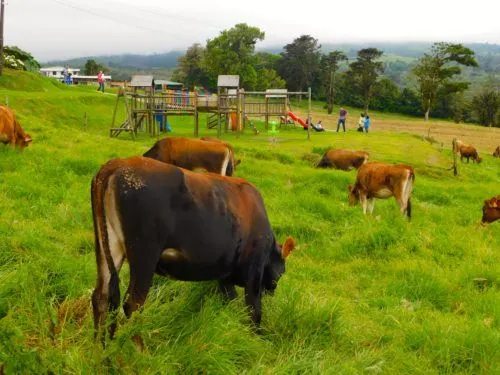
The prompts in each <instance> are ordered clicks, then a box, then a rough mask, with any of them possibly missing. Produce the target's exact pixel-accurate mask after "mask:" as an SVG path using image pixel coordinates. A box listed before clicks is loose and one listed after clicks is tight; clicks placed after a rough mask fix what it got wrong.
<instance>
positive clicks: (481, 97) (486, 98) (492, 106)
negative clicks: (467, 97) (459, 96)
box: [472, 87, 500, 126]
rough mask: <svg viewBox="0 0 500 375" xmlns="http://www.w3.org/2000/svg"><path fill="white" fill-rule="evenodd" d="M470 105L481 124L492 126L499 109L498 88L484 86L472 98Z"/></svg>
mask: <svg viewBox="0 0 500 375" xmlns="http://www.w3.org/2000/svg"><path fill="white" fill-rule="evenodd" d="M472 107H473V108H474V111H475V112H476V114H477V116H478V118H479V122H480V123H481V124H482V125H487V126H493V125H498V124H495V122H496V120H497V113H498V111H499V110H500V93H499V90H498V88H494V87H486V88H484V89H483V90H482V92H481V93H479V94H478V95H476V96H475V97H474V98H473V99H472Z"/></svg>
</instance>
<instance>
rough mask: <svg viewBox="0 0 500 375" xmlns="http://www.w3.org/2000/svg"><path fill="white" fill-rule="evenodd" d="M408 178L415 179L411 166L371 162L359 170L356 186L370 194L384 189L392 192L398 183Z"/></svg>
mask: <svg viewBox="0 0 500 375" xmlns="http://www.w3.org/2000/svg"><path fill="white" fill-rule="evenodd" d="M408 177H410V178H412V179H414V178H415V172H414V170H413V168H412V167H411V166H409V165H406V164H396V165H394V164H386V163H379V162H370V163H365V164H363V165H362V166H361V167H360V168H359V170H358V175H357V177H356V185H358V186H360V187H362V188H363V189H364V190H366V191H368V192H376V191H379V190H380V189H383V188H387V189H389V190H392V189H393V188H394V186H395V185H396V184H397V183H399V182H401V181H402V180H404V179H407V178H408Z"/></svg>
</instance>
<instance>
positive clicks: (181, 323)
mask: <svg viewBox="0 0 500 375" xmlns="http://www.w3.org/2000/svg"><path fill="white" fill-rule="evenodd" d="M26 77H27V76H25V75H20V76H17V75H16V76H15V75H14V74H10V75H9V74H7V79H10V81H9V84H8V85H7V86H3V88H1V89H0V95H8V96H9V105H10V106H11V107H13V108H14V109H15V110H16V112H17V113H18V116H19V117H20V119H21V120H22V124H23V126H24V128H25V130H27V131H28V132H30V134H31V135H32V136H33V139H34V141H33V144H32V145H31V146H30V147H29V148H28V149H26V151H25V152H22V153H21V152H18V151H13V150H12V149H10V148H7V147H2V146H0V238H1V241H0V363H3V364H4V366H5V372H6V373H7V374H13V373H49V372H52V373H190V374H191V373H213V374H234V373H248V374H262V373H267V374H304V373H308V374H309V373H311V374H320V373H331V374H337V373H353V374H354V373H356V374H357V373H363V372H367V373H394V374H400V373H469V374H478V373H484V374H486V373H498V369H499V368H500V330H499V328H500V291H499V289H500V277H499V275H500V262H499V260H500V235H499V225H500V223H495V224H492V225H489V226H487V227H482V226H480V225H478V223H479V220H480V216H481V206H482V202H483V200H484V199H486V198H488V197H490V196H492V195H495V194H499V193H500V191H499V186H500V163H499V161H498V160H495V159H493V158H492V157H487V156H485V160H484V162H483V164H480V165H473V164H470V165H463V166H462V168H461V175H460V176H459V177H458V178H455V177H453V176H452V174H451V173H450V171H447V170H446V169H447V168H448V167H449V165H450V160H451V153H450V151H449V150H443V151H440V150H439V148H438V147H436V146H433V145H430V144H428V143H424V142H422V141H420V140H419V139H417V138H415V137H412V136H410V135H406V134H397V133H379V134H376V135H375V134H373V135H371V134H370V135H369V136H366V135H363V134H358V133H356V132H348V133H347V134H332V133H326V134H313V136H312V140H311V141H309V142H308V141H306V139H305V132H304V131H303V130H299V129H295V130H294V129H291V130H281V132H280V134H279V135H278V136H277V137H276V138H273V137H270V136H268V135H267V134H266V132H265V131H263V132H262V133H261V134H260V135H258V136H254V135H251V134H244V135H242V136H241V137H240V138H237V137H236V135H234V134H227V135H225V136H224V139H225V140H227V141H229V142H231V143H232V144H233V145H234V146H235V148H236V152H237V153H238V157H239V158H241V159H242V164H241V165H240V166H239V167H238V169H237V171H236V175H237V176H239V177H244V178H246V179H248V180H249V181H251V182H252V183H253V184H255V185H256V186H257V188H258V189H259V190H260V191H261V193H262V195H263V197H264V200H265V204H266V209H267V211H268V214H269V217H270V220H271V223H272V225H273V228H274V230H275V233H276V235H277V236H278V238H279V239H280V240H283V239H284V238H285V236H287V235H292V236H294V237H295V238H296V239H297V241H298V243H299V245H300V248H299V249H298V250H297V251H296V252H295V253H294V254H293V255H292V256H291V257H290V259H289V261H288V263H287V271H286V273H285V275H284V277H283V278H282V279H281V280H280V283H279V286H278V289H277V290H276V293H275V295H274V296H265V297H264V299H263V322H262V327H263V333H262V334H260V335H258V334H255V333H254V332H253V331H252V329H251V326H250V321H249V317H248V314H247V311H246V308H245V304H244V300H243V298H242V297H241V295H242V290H239V293H240V297H239V298H238V299H237V300H235V301H233V302H231V303H226V302H224V301H223V300H222V298H221V297H220V296H219V294H218V293H217V291H216V284H215V283H213V282H204V283H183V282H178V281H173V280H168V279H165V278H160V277H158V278H155V279H154V285H153V287H152V289H151V292H150V294H149V297H148V300H147V302H146V305H145V308H144V310H143V311H142V312H141V313H137V314H135V315H134V316H133V317H132V319H130V320H127V319H125V317H124V316H123V313H120V315H119V328H118V332H117V338H116V339H115V340H114V341H113V342H110V343H109V345H108V346H107V347H106V348H105V349H103V348H102V347H101V346H100V345H98V344H96V343H94V341H93V322H92V313H91V307H90V295H91V292H92V289H93V287H94V282H95V278H96V269H95V257H94V250H93V231H92V220H91V212H90V181H91V179H92V177H93V175H94V174H95V172H96V171H97V170H98V169H99V167H100V165H101V164H102V163H104V162H105V161H107V160H108V159H110V158H113V157H125V156H131V155H137V154H141V153H143V152H144V151H145V150H147V149H148V148H149V147H150V146H151V145H152V144H153V143H154V141H155V139H151V138H149V137H148V136H146V135H140V136H139V138H138V140H136V141H133V140H131V139H130V138H128V137H127V136H126V135H124V136H122V137H121V138H120V139H110V138H108V136H107V134H108V128H109V124H110V122H111V115H112V110H113V105H114V101H115V97H113V96H112V95H99V94H97V93H94V92H93V90H92V91H91V90H86V89H83V90H82V89H74V88H67V87H59V85H57V84H56V85H54V84H52V83H50V82H49V83H48V82H47V81H46V80H40V79H34V82H35V83H33V84H32V86H29V85H30V83H29V82H28V81H29V80H31V79H32V78H31V77H28V78H26ZM3 79H5V78H3ZM19 80H22V82H21V83H20V81H19ZM4 82H5V81H2V84H3V83H4ZM25 85H28V86H25ZM51 85H52V86H51ZM6 87H7V88H6ZM24 87H28V89H26V90H21V89H20V88H24ZM30 87H31V88H32V89H29V88H30ZM45 89H46V90H45ZM85 112H87V116H88V128H87V129H85V130H83V129H82V118H83V115H84V113H85ZM121 116H123V112H122V113H121ZM170 121H171V123H172V125H173V128H174V133H173V135H175V136H177V135H191V134H192V119H191V118H172V119H171V120H170ZM258 126H261V124H259V125H258ZM202 133H203V135H209V134H210V135H214V134H213V132H212V131H209V130H205V129H203V131H202ZM329 147H343V148H349V149H361V150H368V151H369V152H370V154H371V159H373V160H381V161H387V162H405V163H408V164H410V165H413V166H414V167H415V169H416V185H415V190H414V195H413V202H414V215H413V216H414V218H413V221H412V222H411V223H408V222H407V221H406V220H405V218H404V217H402V216H401V215H400V214H399V210H398V209H397V206H396V204H395V202H394V200H393V199H389V200H385V201H381V200H378V201H377V202H376V204H375V211H374V216H373V217H371V216H366V217H365V216H363V215H362V212H361V209H360V207H349V206H348V205H347V190H346V188H347V185H348V184H349V183H351V182H352V181H354V179H355V172H354V171H353V172H342V171H335V170H316V169H314V168H313V167H312V164H313V160H314V158H318V157H319V156H320V154H321V153H322V152H323V151H324V150H325V149H327V148H329ZM477 279H485V280H486V281H482V282H480V283H478V281H477ZM127 280H128V270H127V267H124V269H123V270H122V272H121V288H122V290H124V289H125V288H126V287H127ZM136 333H140V334H141V335H142V337H143V339H144V341H145V345H146V347H145V350H144V351H142V352H139V351H137V350H136V348H135V345H134V344H133V341H132V337H133V336H134V335H135V334H136Z"/></svg>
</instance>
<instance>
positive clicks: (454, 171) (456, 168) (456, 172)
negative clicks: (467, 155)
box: [451, 138, 458, 176]
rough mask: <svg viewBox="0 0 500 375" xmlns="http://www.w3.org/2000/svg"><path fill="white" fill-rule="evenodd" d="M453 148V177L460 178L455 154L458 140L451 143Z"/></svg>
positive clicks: (454, 139)
mask: <svg viewBox="0 0 500 375" xmlns="http://www.w3.org/2000/svg"><path fill="white" fill-rule="evenodd" d="M451 147H452V150H451V151H452V152H453V167H452V168H453V175H454V176H458V166H457V153H456V152H455V149H456V147H457V139H456V138H453V142H452V143H451Z"/></svg>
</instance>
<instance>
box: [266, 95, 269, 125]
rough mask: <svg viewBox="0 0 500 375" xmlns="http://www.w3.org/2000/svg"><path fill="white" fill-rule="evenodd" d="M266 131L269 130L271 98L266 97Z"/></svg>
mask: <svg viewBox="0 0 500 375" xmlns="http://www.w3.org/2000/svg"><path fill="white" fill-rule="evenodd" d="M265 116H266V130H267V129H268V128H269V98H268V97H267V95H266V115H265Z"/></svg>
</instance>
